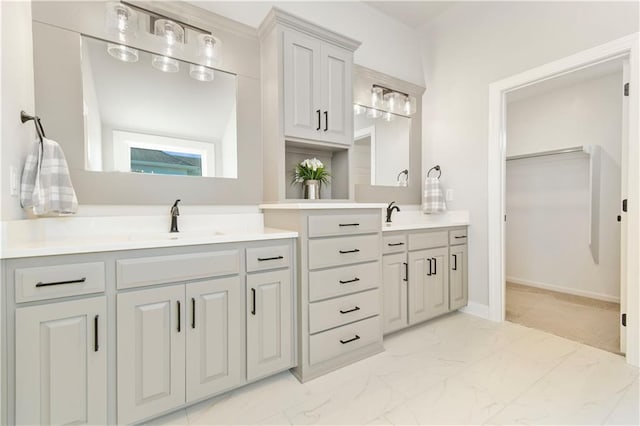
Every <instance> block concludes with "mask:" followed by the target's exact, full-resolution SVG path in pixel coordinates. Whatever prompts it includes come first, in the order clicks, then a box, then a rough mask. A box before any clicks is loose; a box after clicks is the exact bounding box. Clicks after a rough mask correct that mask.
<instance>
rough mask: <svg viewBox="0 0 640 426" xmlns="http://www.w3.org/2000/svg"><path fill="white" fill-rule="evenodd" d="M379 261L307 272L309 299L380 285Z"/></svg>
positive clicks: (325, 297) (341, 294) (313, 299)
mask: <svg viewBox="0 0 640 426" xmlns="http://www.w3.org/2000/svg"><path fill="white" fill-rule="evenodd" d="M380 275H381V271H380V263H379V262H370V263H362V264H359V265H350V266H342V267H339V268H332V269H325V270H323V271H311V272H309V301H310V302H313V301H315V300H321V299H327V298H329V297H335V296H343V295H345V294H351V293H354V292H356V291H361V290H367V289H370V288H378V287H380Z"/></svg>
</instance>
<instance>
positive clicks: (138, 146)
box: [82, 36, 237, 178]
mask: <svg viewBox="0 0 640 426" xmlns="http://www.w3.org/2000/svg"><path fill="white" fill-rule="evenodd" d="M107 45H108V43H107V42H104V41H101V40H97V39H94V38H90V37H85V36H83V37H82V88H83V109H84V111H83V115H84V133H85V152H86V157H85V166H86V169H87V170H92V171H119V172H135V173H153V174H169V175H184V176H212V177H225V178H236V177H237V141H236V134H237V133H236V132H237V128H236V126H237V124H236V76H235V75H234V74H230V73H226V72H223V71H219V70H215V69H213V68H208V67H204V66H199V67H200V68H198V71H199V73H194V72H193V71H194V69H195V68H194V64H190V63H186V62H182V61H178V62H179V63H180V66H179V70H178V72H175V73H166V72H162V71H160V70H158V69H156V68H154V67H152V57H153V54H151V53H148V52H145V51H142V50H137V54H138V60H137V61H135V62H125V61H121V60H118V59H116V58H114V57H112V56H111V55H110V54H109V53H108V52H107V49H108V47H107ZM196 68H197V67H196ZM201 68H206V69H205V70H203V69H201ZM203 72H206V75H207V78H198V76H201V75H203Z"/></svg>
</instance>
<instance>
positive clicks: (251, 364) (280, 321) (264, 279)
mask: <svg viewBox="0 0 640 426" xmlns="http://www.w3.org/2000/svg"><path fill="white" fill-rule="evenodd" d="M290 274H291V272H290V270H289V269H284V270H281V271H274V272H264V273H259V274H253V275H248V276H247V379H248V380H253V379H256V378H258V377H262V376H266V375H267V374H269V373H271V372H274V371H278V370H282V369H285V368H287V367H289V366H291V361H292V352H291V351H292V346H291V345H292V343H293V342H292V321H291V314H292V304H291V276H290Z"/></svg>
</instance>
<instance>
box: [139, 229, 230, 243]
mask: <svg viewBox="0 0 640 426" xmlns="http://www.w3.org/2000/svg"><path fill="white" fill-rule="evenodd" d="M221 235H225V234H224V232H220V231H187V232H153V233H147V232H140V233H133V234H130V235H129V240H131V241H143V240H147V241H158V240H193V239H199V238H211V237H217V236H221Z"/></svg>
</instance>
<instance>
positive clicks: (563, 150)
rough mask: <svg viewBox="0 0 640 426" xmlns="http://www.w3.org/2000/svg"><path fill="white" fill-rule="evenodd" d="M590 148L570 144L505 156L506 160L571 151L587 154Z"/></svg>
mask: <svg viewBox="0 0 640 426" xmlns="http://www.w3.org/2000/svg"><path fill="white" fill-rule="evenodd" d="M590 148H591V147H589V146H572V147H570V148H561V149H552V150H549V151H539V152H532V153H529V154H521V155H509V156H507V161H512V160H522V159H524V158H535V157H544V156H547V155H557V154H569V153H572V152H584V153H586V154H589V149H590Z"/></svg>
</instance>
